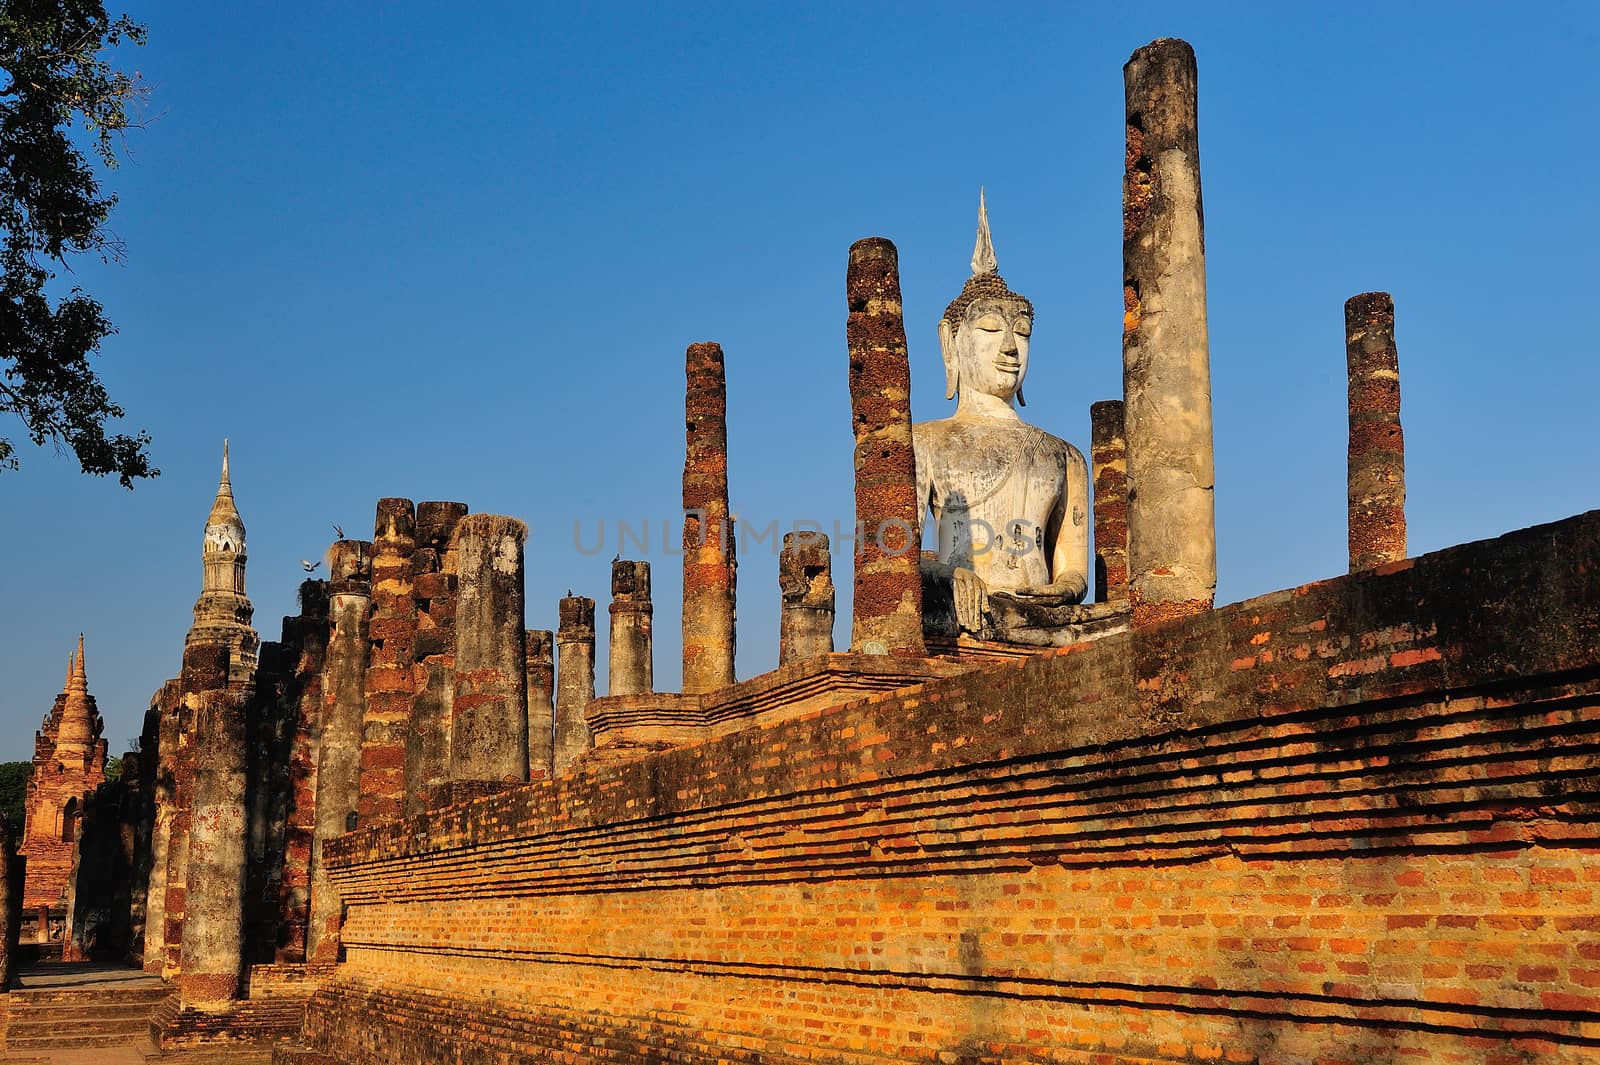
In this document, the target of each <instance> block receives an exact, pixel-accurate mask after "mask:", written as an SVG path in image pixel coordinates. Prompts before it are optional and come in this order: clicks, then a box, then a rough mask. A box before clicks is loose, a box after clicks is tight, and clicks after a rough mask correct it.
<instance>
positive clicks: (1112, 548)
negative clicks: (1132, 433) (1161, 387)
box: [1089, 399, 1128, 603]
mask: <svg viewBox="0 0 1600 1065" xmlns="http://www.w3.org/2000/svg"><path fill="white" fill-rule="evenodd" d="M1089 462H1090V464H1091V465H1092V467H1093V471H1092V472H1093V475H1094V598H1095V602H1098V603H1125V602H1127V601H1128V441H1127V438H1126V437H1125V436H1123V431H1122V400H1120V399H1107V400H1102V401H1101V402H1099V403H1094V404H1091V405H1090V407H1089Z"/></svg>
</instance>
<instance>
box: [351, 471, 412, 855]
mask: <svg viewBox="0 0 1600 1065" xmlns="http://www.w3.org/2000/svg"><path fill="white" fill-rule="evenodd" d="M416 549H417V525H416V513H415V511H414V509H413V507H412V504H411V500H409V499H398V498H388V499H380V500H378V514H377V520H376V521H375V522H374V525H373V534H372V620H371V623H370V628H369V632H370V638H371V641H372V650H371V651H370V658H369V659H368V661H367V678H366V679H367V710H366V715H365V717H364V718H363V719H362V723H361V803H360V811H361V823H362V824H363V825H370V824H373V823H374V822H377V821H387V820H394V819H396V818H399V817H400V816H402V815H403V814H404V813H405V772H406V730H407V728H408V727H409V725H410V721H411V700H412V697H413V696H414V695H415V693H416V678H415V677H414V676H413V673H412V665H413V661H414V660H413V650H414V644H415V641H416V635H417V604H416V600H415V598H414V592H413V588H412V580H411V556H412V554H413V553H415V551H416Z"/></svg>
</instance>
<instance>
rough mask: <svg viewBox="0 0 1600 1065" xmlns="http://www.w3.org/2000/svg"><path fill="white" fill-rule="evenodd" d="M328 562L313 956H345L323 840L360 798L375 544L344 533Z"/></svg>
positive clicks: (340, 828)
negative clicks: (352, 538)
mask: <svg viewBox="0 0 1600 1065" xmlns="http://www.w3.org/2000/svg"><path fill="white" fill-rule="evenodd" d="M331 556H332V557H331V558H330V560H329V566H328V578H329V583H328V626H329V634H328V650H327V656H326V658H325V660H324V664H323V668H322V737H321V743H320V744H319V748H318V752H317V817H316V827H315V833H314V835H313V836H312V841H311V924H310V926H309V928H308V929H307V931H306V959H307V960H308V961H313V962H333V961H337V960H338V957H339V921H340V913H341V909H340V901H339V896H338V894H337V893H336V892H335V891H334V890H333V885H332V884H331V883H330V882H329V880H328V871H327V869H326V867H325V866H324V865H323V862H322V847H323V844H324V843H326V842H327V841H328V840H330V839H332V838H333V837H335V836H338V835H342V834H343V833H345V832H347V831H349V829H350V827H352V825H351V821H352V818H354V817H355V816H356V812H357V809H358V807H359V805H360V788H359V784H360V777H361V722H362V718H363V716H364V711H365V709H366V696H365V688H366V674H367V658H368V650H369V648H370V646H371V644H370V640H369V635H370V633H369V630H370V624H371V614H372V545H371V544H369V543H367V542H365V541H362V540H340V541H339V542H338V543H336V544H334V545H333V550H332V552H331Z"/></svg>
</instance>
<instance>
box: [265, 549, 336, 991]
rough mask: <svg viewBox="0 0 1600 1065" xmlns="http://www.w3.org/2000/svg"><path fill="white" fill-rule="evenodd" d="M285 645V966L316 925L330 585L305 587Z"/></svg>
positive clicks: (281, 886)
mask: <svg viewBox="0 0 1600 1065" xmlns="http://www.w3.org/2000/svg"><path fill="white" fill-rule="evenodd" d="M283 636H284V646H285V647H286V648H288V649H289V651H290V653H292V654H294V656H295V661H294V665H293V670H294V672H293V674H292V676H291V679H290V683H289V686H288V690H287V691H285V692H284V695H285V697H286V698H287V699H288V700H291V707H292V710H291V713H292V717H291V718H290V724H291V726H292V728H293V731H292V733H291V735H290V736H289V764H288V767H287V768H288V773H289V781H288V789H287V790H288V794H287V796H285V798H286V799H287V803H286V807H287V808H286V810H285V811H284V840H283V874H282V878H281V879H280V881H279V883H278V948H277V954H276V957H277V960H278V961H279V962H280V963H291V964H292V963H297V962H303V961H305V957H306V925H307V923H308V922H309V921H310V920H311V840H312V837H313V836H315V834H316V823H317V757H318V750H317V749H318V746H319V745H320V743H321V741H322V667H323V659H324V657H325V656H326V654H327V650H328V586H327V583H326V582H324V581H320V580H317V581H304V582H302V583H301V585H300V614H299V615H298V616H297V617H293V618H285V619H284V632H283Z"/></svg>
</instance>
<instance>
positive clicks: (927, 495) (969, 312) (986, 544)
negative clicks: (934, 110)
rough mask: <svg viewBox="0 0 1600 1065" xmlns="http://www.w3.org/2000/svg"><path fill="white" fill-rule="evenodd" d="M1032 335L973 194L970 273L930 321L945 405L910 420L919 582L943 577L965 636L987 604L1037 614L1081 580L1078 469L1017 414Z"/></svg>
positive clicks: (1084, 553)
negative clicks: (928, 530)
mask: <svg viewBox="0 0 1600 1065" xmlns="http://www.w3.org/2000/svg"><path fill="white" fill-rule="evenodd" d="M1032 335H1033V304H1032V303H1030V302H1029V301H1028V300H1027V299H1026V298H1025V297H1023V296H1019V295H1017V294H1016V293H1015V292H1012V291H1011V289H1010V288H1008V287H1007V286H1006V283H1005V281H1004V280H1003V279H1002V278H1001V277H1000V274H999V272H998V269H997V266H996V263H995V256H994V243H993V241H992V239H991V238H990V235H989V216H988V210H987V207H986V205H985V204H984V201H983V195H982V193H981V192H980V193H979V199H978V241H977V247H976V249H975V250H974V251H973V253H972V277H970V278H969V279H968V280H967V283H966V285H965V287H963V288H962V290H961V295H959V296H957V297H956V298H955V300H954V301H953V302H952V303H951V304H950V306H949V307H947V308H946V309H945V312H944V317H943V318H941V319H940V321H939V350H940V352H941V353H942V354H943V356H944V373H945V398H946V399H954V400H955V401H956V410H955V413H954V414H953V415H951V416H950V417H948V418H941V419H939V420H937V421H931V422H921V423H919V424H917V425H915V426H913V427H912V437H913V443H914V445H915V449H916V462H917V498H918V500H919V501H920V504H921V507H922V508H923V511H924V513H926V511H927V510H928V509H930V508H931V510H932V511H933V517H934V521H935V522H936V523H937V526H938V531H939V549H938V562H937V563H931V562H930V563H925V564H924V570H925V577H926V578H927V579H929V580H931V581H948V582H949V584H950V588H951V592H952V597H953V599H954V606H955V615H956V621H957V623H958V624H959V626H960V628H961V629H962V630H963V631H965V632H972V633H980V634H982V633H986V632H989V631H990V630H991V629H992V625H988V624H987V622H989V621H990V620H991V619H992V613H991V609H990V608H991V606H992V602H991V600H992V599H1002V598H1003V599H1005V600H1007V601H1008V605H1009V606H1011V607H1013V608H1017V609H1021V610H1022V611H1024V612H1027V613H1036V612H1037V611H1036V610H1034V609H1033V608H1041V607H1057V606H1063V605H1066V604H1071V603H1078V602H1081V601H1082V600H1083V597H1084V594H1085V592H1086V591H1087V590H1088V587H1089V527H1088V514H1089V469H1088V464H1087V463H1085V462H1084V459H1083V454H1082V452H1080V451H1079V450H1078V449H1077V448H1075V447H1073V446H1072V445H1071V444H1069V443H1067V442H1066V441H1065V440H1062V439H1060V438H1058V437H1055V436H1051V435H1050V434H1049V433H1047V432H1045V431H1044V430H1042V429H1039V428H1036V427H1034V426H1032V425H1029V424H1028V423H1026V422H1024V421H1023V420H1022V418H1021V417H1020V416H1019V415H1018V414H1017V409H1016V405H1017V404H1024V405H1025V401H1024V400H1023V397H1022V382H1023V379H1024V378H1025V377H1026V376H1027V374H1028V345H1029V340H1030V338H1031V337H1032ZM1015 612H1016V610H1015V609H1013V610H1011V611H1008V613H1011V614H1015Z"/></svg>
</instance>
